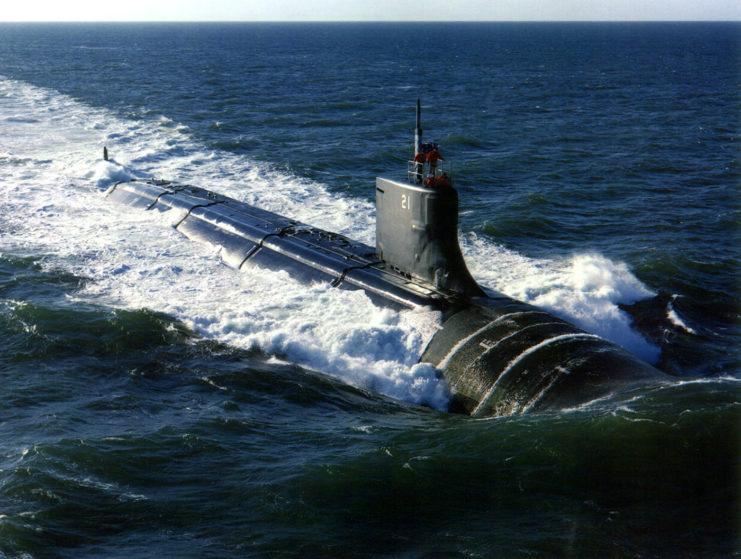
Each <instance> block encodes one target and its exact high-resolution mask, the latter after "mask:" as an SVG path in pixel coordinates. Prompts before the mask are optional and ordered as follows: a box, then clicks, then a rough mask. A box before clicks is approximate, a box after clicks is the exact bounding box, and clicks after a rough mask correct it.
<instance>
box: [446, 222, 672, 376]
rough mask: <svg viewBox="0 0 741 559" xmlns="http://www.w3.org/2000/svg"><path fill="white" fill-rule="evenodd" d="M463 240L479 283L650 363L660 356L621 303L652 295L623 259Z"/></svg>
mask: <svg viewBox="0 0 741 559" xmlns="http://www.w3.org/2000/svg"><path fill="white" fill-rule="evenodd" d="M461 244H462V248H463V251H464V256H465V258H466V262H467V263H468V265H469V268H470V269H471V273H472V274H473V276H474V277H475V278H476V279H477V280H478V281H479V282H480V283H481V284H482V285H485V286H486V287H489V288H490V289H493V290H495V291H499V292H501V293H504V294H505V295H508V296H510V297H513V298H515V299H519V300H520V301H525V302H527V303H531V304H533V305H535V306H537V307H540V308H543V309H546V310H548V311H550V312H552V313H553V314H555V315H557V316H560V317H561V318H564V319H566V320H568V321H570V322H572V323H574V324H576V325H577V326H579V327H581V328H583V329H584V330H586V331H588V332H592V333H594V334H597V335H599V336H601V337H603V338H605V339H608V340H611V341H613V342H615V343H617V344H619V345H621V346H623V347H625V348H626V349H627V350H629V351H631V352H632V353H634V354H635V355H637V356H639V357H641V358H642V359H644V360H646V361H648V362H650V363H655V362H656V361H658V359H659V356H660V349H659V348H657V347H656V346H654V345H653V344H651V343H650V342H648V341H647V340H646V339H645V338H643V337H642V336H641V335H640V334H639V333H638V332H636V331H635V330H633V328H632V326H631V324H632V319H631V317H630V315H628V313H626V312H625V311H623V310H622V309H620V307H619V304H620V303H623V304H631V303H635V302H636V301H639V300H641V299H644V298H646V297H651V296H652V295H653V293H652V292H651V291H650V290H649V289H647V288H646V287H645V286H644V285H643V284H642V283H641V282H640V281H638V279H637V278H636V277H635V276H634V275H633V274H632V273H631V272H630V270H629V269H628V267H627V266H626V265H625V264H624V263H622V262H613V261H612V260H610V259H608V258H606V257H604V256H602V255H599V254H591V253H590V254H575V255H571V256H569V257H567V258H562V259H533V258H527V257H524V256H522V255H520V254H517V253H515V252H512V251H510V250H507V249H506V248H504V247H501V246H498V245H495V244H492V243H490V242H487V241H484V240H482V239H480V238H477V237H476V236H475V235H470V234H469V235H466V236H464V237H462V238H461Z"/></svg>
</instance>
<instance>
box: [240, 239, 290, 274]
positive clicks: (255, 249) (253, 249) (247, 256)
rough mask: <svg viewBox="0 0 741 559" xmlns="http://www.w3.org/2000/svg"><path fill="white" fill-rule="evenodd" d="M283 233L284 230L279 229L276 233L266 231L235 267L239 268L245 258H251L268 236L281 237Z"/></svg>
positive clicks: (245, 260)
mask: <svg viewBox="0 0 741 559" xmlns="http://www.w3.org/2000/svg"><path fill="white" fill-rule="evenodd" d="M283 234H284V232H283V231H282V230H281V231H278V232H277V233H268V234H267V235H265V236H264V237H263V238H262V239H260V242H259V243H257V244H256V245H255V246H253V247H252V248H251V249H250V250H249V251H247V254H245V256H244V258H243V259H242V261H241V262H240V263H239V266H237V269H238V270H241V269H242V266H244V263H245V262H247V260H249V259H250V258H252V257H253V256H254V255H255V254H257V251H258V250H260V249H261V248H262V246H263V243H264V242H265V240H266V239H268V238H270V237H282V236H283Z"/></svg>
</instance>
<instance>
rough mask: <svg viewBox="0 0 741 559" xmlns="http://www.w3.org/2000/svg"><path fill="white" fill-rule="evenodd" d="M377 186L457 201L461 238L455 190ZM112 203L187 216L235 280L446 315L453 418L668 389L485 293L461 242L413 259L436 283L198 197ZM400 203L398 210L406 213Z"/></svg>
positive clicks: (544, 318) (435, 344)
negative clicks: (323, 290) (254, 275)
mask: <svg viewBox="0 0 741 559" xmlns="http://www.w3.org/2000/svg"><path fill="white" fill-rule="evenodd" d="M378 181H379V182H378V183H377V190H379V191H380V192H381V193H383V196H385V198H386V199H387V201H389V200H392V196H393V195H394V193H395V190H394V189H395V188H397V189H399V190H400V191H403V192H404V194H403V196H405V197H406V196H409V193H410V192H411V193H412V194H414V195H415V196H418V197H419V201H420V207H424V208H432V203H431V202H430V201H429V200H427V198H432V199H435V200H442V202H438V203H439V204H443V202H444V203H446V204H452V203H453V202H454V203H455V205H456V214H455V219H454V220H452V221H451V223H450V224H449V229H451V230H452V231H453V234H455V232H456V231H457V229H456V227H457V195H454V193H455V191H454V190H452V189H451V191H452V193H453V194H451V191H447V192H442V193H436V192H425V191H424V190H423V189H419V188H416V187H413V186H409V187H407V186H405V185H402V184H400V183H395V182H393V181H386V180H385V179H379V180H378ZM381 187H383V188H381ZM380 196H381V194H379V197H380ZM106 197H107V198H108V199H110V200H114V201H116V202H120V203H123V204H127V205H130V206H134V207H138V208H142V209H146V210H158V211H170V210H175V211H178V212H180V213H181V214H182V217H181V218H180V219H179V220H178V222H177V224H176V225H175V228H176V229H177V230H178V231H179V232H181V233H183V234H184V235H186V236H187V237H189V238H191V239H193V240H197V241H201V242H205V243H209V244H211V245H214V246H219V247H221V252H220V254H221V258H222V259H223V261H224V262H225V263H226V264H228V265H229V266H232V267H234V268H236V269H240V268H241V267H242V266H251V265H256V266H260V267H264V268H269V269H280V270H286V271H288V272H289V273H291V275H292V276H293V277H295V278H297V279H298V280H300V281H303V282H306V283H311V282H328V283H330V284H331V285H332V286H334V287H337V288H339V289H362V290H363V291H364V292H366V293H367V294H368V296H369V297H370V298H371V299H372V300H373V301H374V303H376V304H378V305H381V306H388V307H392V308H395V309H403V308H413V307H417V306H428V307H431V308H433V309H438V310H440V311H442V316H443V320H442V327H441V328H440V330H439V331H438V332H437V333H436V334H435V335H434V336H433V338H432V340H431V341H430V343H429V345H428V347H427V348H426V350H425V351H424V353H423V355H422V357H421V359H420V360H421V361H423V362H427V363H431V364H432V365H434V366H435V367H437V368H438V369H439V370H440V372H441V374H442V376H443V377H444V378H445V380H446V381H447V383H448V385H449V387H450V390H451V394H452V396H453V397H452V400H451V411H457V412H463V413H468V414H470V415H473V416H476V417H486V416H492V415H502V414H510V413H521V412H525V411H528V410H535V409H549V408H564V407H570V406H575V405H578V404H581V403H584V402H588V401H591V400H594V399H597V398H600V397H604V396H606V395H608V394H610V393H611V392H613V391H614V390H616V389H618V388H621V387H624V386H625V385H626V384H629V385H633V384H634V383H640V382H649V383H660V382H662V381H665V380H666V379H667V377H666V375H664V374H662V373H660V372H659V371H657V370H656V369H654V368H653V367H651V366H650V365H648V364H647V363H645V362H643V361H641V360H639V359H638V358H636V357H634V356H633V355H632V354H630V353H628V352H627V351H625V350H624V349H622V348H620V347H619V346H617V345H615V344H612V343H610V342H608V341H606V340H603V339H602V338H599V337H598V336H595V335H593V334H588V333H586V332H584V331H582V330H580V329H578V328H576V327H575V326H573V325H571V324H569V323H568V322H566V321H564V320H561V319H559V318H556V317H554V316H552V315H550V314H548V313H546V312H544V311H542V310H539V309H537V308H535V307H532V306H530V305H527V304H525V303H522V302H519V301H515V300H513V299H510V298H508V297H505V296H503V295H496V294H495V295H487V294H485V293H484V291H482V290H481V289H480V288H479V287H478V286H477V285H476V284H475V282H474V281H473V280H472V278H470V275H469V274H468V271H467V270H466V269H465V264H464V263H463V260H462V257H461V256H460V251H459V248H458V246H457V240H456V241H455V243H453V242H451V241H450V239H449V238H448V239H447V240H446V242H445V243H442V244H441V243H438V244H441V246H442V245H444V246H443V248H442V249H441V250H440V251H437V252H436V251H433V250H431V248H435V246H436V244H435V243H436V242H437V241H436V240H435V239H432V240H431V241H430V240H429V239H428V240H426V241H424V243H423V244H424V247H425V250H424V253H423V254H422V256H420V255H418V254H415V262H416V264H415V265H417V266H420V265H421V264H419V263H420V262H421V263H422V264H424V263H425V262H427V263H428V264H429V266H428V267H429V269H430V270H431V271H430V277H431V278H434V279H431V280H430V281H428V280H425V279H423V278H420V277H418V276H416V275H413V274H411V273H409V272H405V271H402V270H400V269H399V268H398V267H397V266H393V265H391V264H390V263H389V262H388V261H387V260H386V259H381V258H379V256H378V255H377V254H378V253H379V252H380V253H382V252H383V251H380V250H377V249H374V248H373V247H370V246H367V245H363V244H361V243H357V242H355V241H352V240H350V239H348V238H346V237H344V236H342V235H338V234H335V233H330V232H327V231H323V230H321V229H317V228H314V227H311V226H308V225H306V224H303V223H299V222H297V221H294V220H291V219H289V218H286V217H283V216H280V215H278V214H274V213H271V212H268V211H265V210H262V209H260V208H257V207H255V206H252V205H250V204H246V203H243V202H239V201H237V200H234V199H232V198H228V197H225V196H221V195H218V194H215V193H213V192H210V191H208V190H204V189H202V188H198V187H193V186H187V185H177V184H174V183H171V182H167V181H155V180H148V181H141V180H132V181H128V182H121V183H118V184H116V185H114V186H112V187H111V188H110V189H109V190H108V191H107V192H106ZM413 199H414V200H416V198H413ZM404 200H405V201H403V202H402V203H401V204H400V205H398V207H403V204H405V203H408V199H407V198H404ZM392 201H393V200H392ZM415 203H416V202H415ZM389 205H392V204H391V202H389ZM394 207H397V206H394ZM425 211H427V212H428V213H429V211H428V210H427V209H426V210H425ZM430 211H431V210H430ZM425 215H427V214H425ZM382 216H383V213H381V214H380V217H379V219H381V218H382ZM393 221H394V223H395V224H398V223H399V220H398V219H394V220H393ZM412 229H414V230H415V231H417V230H418V231H421V232H422V233H421V234H422V235H423V236H424V235H425V231H430V230H431V229H434V228H430V227H429V226H428V225H425V224H422V225H419V224H417V222H415V224H413V226H412ZM402 235H403V233H402ZM433 236H434V235H433ZM447 236H448V237H450V233H448V235H447ZM379 237H380V235H379ZM389 238H391V239H393V236H391V237H389V235H386V236H385V237H384V239H385V242H386V246H387V247H391V244H392V243H390V242H389ZM453 244H455V246H453ZM389 250H391V248H387V251H389ZM422 252H423V251H420V253H422ZM438 252H439V253H440V254H442V256H440V254H438ZM428 253H430V254H432V256H429V255H428V256H426V255H427V254H428ZM443 257H444V258H448V259H449V260H450V261H452V262H454V263H455V266H453V267H452V269H445V266H442V267H438V268H437V269H433V268H434V267H435V266H437V264H436V262H437V260H435V259H436V258H437V259H439V258H443ZM461 267H462V269H461ZM441 269H445V273H441V272H440V270H441ZM420 273H423V272H420ZM461 278H462V279H461Z"/></svg>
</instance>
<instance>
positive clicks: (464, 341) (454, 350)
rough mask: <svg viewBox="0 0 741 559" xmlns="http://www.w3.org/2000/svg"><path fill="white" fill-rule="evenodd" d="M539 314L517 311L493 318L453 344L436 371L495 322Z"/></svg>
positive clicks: (446, 364) (445, 365)
mask: <svg viewBox="0 0 741 559" xmlns="http://www.w3.org/2000/svg"><path fill="white" fill-rule="evenodd" d="M539 312H540V311H518V312H513V313H507V314H503V315H502V316H499V317H497V318H495V319H494V320H492V321H491V322H487V323H486V324H485V325H484V326H482V327H481V328H479V329H478V330H476V331H475V332H474V333H473V334H469V335H468V336H466V337H465V338H463V339H462V340H460V341H459V342H458V343H457V344H455V345H454V346H453V347H452V348H451V349H450V351H449V352H448V354H447V355H446V356H445V357H443V359H442V360H441V361H440V362H439V363H438V364H437V366H436V368H438V369H445V368H447V366H448V364H449V363H450V361H451V359H453V357H455V354H456V353H458V351H459V350H460V349H461V348H463V346H464V345H466V344H467V343H468V342H469V341H471V340H472V339H473V338H475V337H476V336H478V335H479V334H481V333H482V332H484V331H485V330H486V329H487V328H489V327H490V326H491V325H492V324H496V323H497V322H500V321H502V320H504V319H506V318H511V317H513V316H519V315H525V314H536V313H539Z"/></svg>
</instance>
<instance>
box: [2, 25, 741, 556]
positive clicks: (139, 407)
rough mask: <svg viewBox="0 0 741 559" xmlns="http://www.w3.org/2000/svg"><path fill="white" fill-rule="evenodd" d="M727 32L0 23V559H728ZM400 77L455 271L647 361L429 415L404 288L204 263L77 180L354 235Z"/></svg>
mask: <svg viewBox="0 0 741 559" xmlns="http://www.w3.org/2000/svg"><path fill="white" fill-rule="evenodd" d="M740 39H741V27H740V26H739V25H738V24H730V23H729V24H721V23H718V24H637V23H636V24H359V23H358V24H115V25H114V24H95V25H93V24H64V25H62V24H39V25H34V24H3V25H0V127H1V128H0V197H1V198H0V199H1V200H2V209H3V211H2V212H1V215H0V332H2V338H3V340H4V341H3V343H4V351H3V352H2V356H0V375H2V380H3V383H2V386H3V387H2V390H3V398H2V400H1V403H0V406H2V414H1V415H0V434H1V436H0V556H2V555H5V556H7V557H99V556H106V557H149V556H152V555H154V554H159V555H165V556H178V557H223V556H233V557H248V556H256V557H263V556H296V555H297V556H316V557H326V556H338V557H346V556H360V557H379V556H381V557H383V556H388V557H401V556H403V557H428V556H434V555H435V554H439V555H441V556H474V557H492V556H494V557H496V556H508V557H509V556H523V557H524V556H546V557H548V556H553V557H562V556H574V557H581V556H584V557H592V556H604V555H610V556H617V557H623V556H624V557H633V556H647V557H653V556H656V557H666V556H689V557H694V556H702V557H715V556H718V557H722V556H728V555H729V554H732V553H733V551H734V550H737V549H738V547H737V543H738V540H737V536H738V533H739V532H738V530H739V526H740V518H739V510H740V509H739V501H738V489H739V479H738V472H739V460H738V459H739V451H738V448H739V446H738V444H739V442H740V437H739V430H738V426H739V419H740V418H739V404H738V402H739V387H738V377H739V371H740V369H739V356H738V341H739V332H738V322H739V305H738V262H739V258H738V257H739V246H741V243H739V235H738V223H739V148H738V135H739V115H740V114H741V113H740V109H741V104H740V102H739V95H738V91H739V90H740V89H739V86H740V85H741V83H740V82H741V78H740V77H739V71H738V68H739V52H740V51H739V48H740V44H741V43H740ZM417 98H421V99H422V105H423V110H422V128H423V130H424V132H423V137H424V138H425V139H428V140H431V141H436V142H439V143H440V144H441V151H442V154H443V156H444V157H445V163H446V165H448V166H449V168H450V169H451V170H452V173H453V180H454V182H455V185H456V187H457V188H458V190H459V195H460V198H461V208H460V210H461V216H460V241H461V245H462V249H463V252H464V255H465V258H466V261H467V263H468V266H469V268H470V269H471V271H472V274H473V275H474V277H475V278H476V279H477V280H478V281H479V282H480V283H481V284H482V285H484V286H485V287H487V288H489V289H492V290H495V291H500V292H503V293H505V294H507V295H509V296H512V297H514V298H517V299H520V300H524V301H527V302H529V303H531V304H534V305H536V306H539V307H541V308H544V309H546V310H548V311H549V312H552V313H554V314H556V315H558V316H561V317H563V318H565V319H567V320H569V321H571V322H573V323H574V324H576V325H578V326H579V327H581V328H583V329H585V330H587V331H588V332H590V333H594V334H597V335H600V336H602V337H605V338H608V339H610V340H612V341H614V342H616V343H618V344H620V345H622V346H624V347H626V348H627V349H628V350H629V351H632V352H633V353H635V354H636V355H638V356H639V357H641V358H642V359H645V360H647V361H649V362H650V363H652V364H654V365H655V366H657V367H658V368H660V369H661V370H663V371H665V372H667V373H668V374H669V375H671V376H670V377H668V380H667V383H666V384H665V385H663V386H661V387H659V388H654V389H651V390H637V391H633V392H627V393H622V394H620V395H617V394H616V395H613V396H610V397H607V398H605V399H604V400H600V401H598V402H592V403H589V404H587V405H585V406H582V407H580V408H577V409H564V410H559V411H556V412H548V413H530V414H523V415H517V416H509V417H498V418H491V419H488V420H484V421H472V420H470V419H469V418H466V417H460V416H455V415H451V414H448V413H446V412H445V410H446V408H447V403H448V400H449V394H448V391H447V388H446V386H445V385H444V382H442V381H441V380H440V379H439V378H438V375H437V373H436V371H435V370H434V368H432V367H431V366H429V365H427V364H420V363H418V359H419V356H420V354H421V353H422V351H423V350H424V347H425V345H426V343H427V341H429V339H430V338H431V336H432V335H433V334H434V332H435V331H436V329H437V328H438V327H439V323H440V316H439V314H438V313H436V312H435V311H432V310H430V309H425V308H420V309H413V310H409V311H404V312H394V311H390V310H388V309H382V308H379V307H376V306H374V305H373V304H372V303H371V302H370V301H369V300H368V298H367V297H366V296H365V295H364V294H362V293H359V292H346V291H341V290H336V289H333V288H331V287H329V286H322V285H312V286H308V287H307V286H304V285H301V284H299V283H298V282H296V281H295V280H294V279H293V278H291V277H290V276H288V275H287V274H286V273H284V272H275V271H267V270H261V269H258V268H247V269H245V270H243V271H241V272H237V271H234V270H232V269H230V268H227V267H226V266H224V265H223V264H222V263H221V262H220V260H219V258H218V247H210V246H205V245H200V244H197V243H193V242H190V241H189V240H187V239H185V238H184V237H182V236H181V235H179V234H178V233H177V232H176V231H174V230H173V229H172V227H171V225H172V217H171V216H168V215H167V214H164V215H152V214H150V213H147V212H141V211H138V210H134V209H130V208H126V207H122V206H118V205H115V204H111V203H109V202H107V201H105V199H104V198H103V192H104V191H105V189H106V188H107V187H109V186H110V185H112V184H113V183H115V182H116V181H118V180H126V179H129V178H144V177H152V176H154V177H156V178H163V179H172V180H177V181H179V182H185V183H191V184H194V185H197V186H202V187H205V188H209V189H212V190H214V191H217V192H219V193H222V194H225V195H228V196H232V197H235V198H238V199H240V200H244V201H246V202H249V203H252V204H255V205H259V206H260V207H263V208H266V209H268V210H271V211H275V212H278V213H281V214H283V215H288V216H291V217H294V218H296V219H298V220H300V221H303V222H305V223H309V224H312V225H315V226H318V227H321V228H324V229H329V230H332V231H337V232H340V233H342V234H344V235H347V236H349V237H351V238H354V239H357V240H360V241H362V242H365V243H367V244H371V245H372V244H374V227H375V225H374V224H375V215H374V203H373V197H374V186H373V185H374V178H375V176H377V175H386V176H392V177H393V176H401V175H402V174H403V173H404V172H405V170H406V161H407V159H408V157H409V152H410V144H411V139H412V137H413V128H414V106H415V103H416V99H417ZM104 145H105V146H107V147H108V150H109V152H110V154H111V160H110V161H108V162H104V161H102V157H101V156H102V149H103V146H104Z"/></svg>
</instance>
